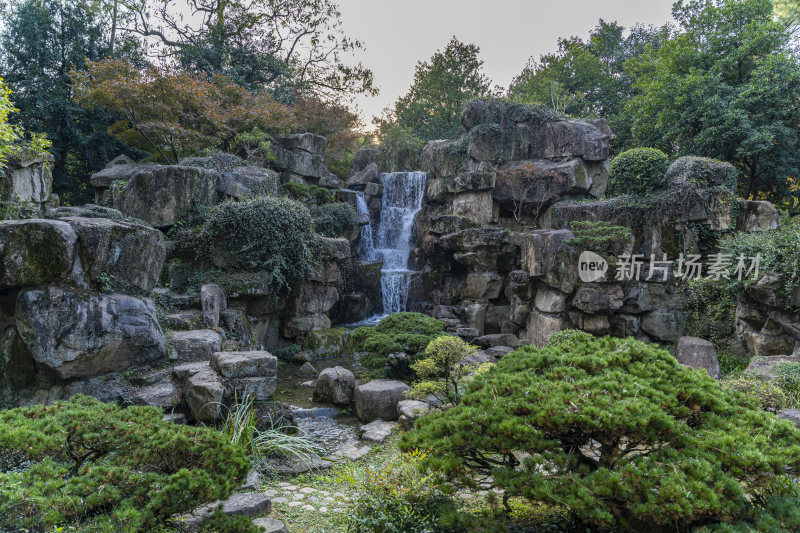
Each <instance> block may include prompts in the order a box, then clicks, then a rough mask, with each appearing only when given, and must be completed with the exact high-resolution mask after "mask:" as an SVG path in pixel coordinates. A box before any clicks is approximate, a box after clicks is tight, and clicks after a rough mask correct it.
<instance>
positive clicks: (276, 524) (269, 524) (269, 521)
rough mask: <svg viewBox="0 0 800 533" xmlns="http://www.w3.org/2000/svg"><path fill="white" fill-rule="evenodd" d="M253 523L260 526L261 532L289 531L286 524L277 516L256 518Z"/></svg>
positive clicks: (283, 532)
mask: <svg viewBox="0 0 800 533" xmlns="http://www.w3.org/2000/svg"><path fill="white" fill-rule="evenodd" d="M253 525H254V526H256V527H260V528H262V529H261V530H262V533H289V530H288V529H286V525H285V524H284V523H283V522H281V521H280V520H278V519H277V518H269V517H267V518H256V519H255V520H253Z"/></svg>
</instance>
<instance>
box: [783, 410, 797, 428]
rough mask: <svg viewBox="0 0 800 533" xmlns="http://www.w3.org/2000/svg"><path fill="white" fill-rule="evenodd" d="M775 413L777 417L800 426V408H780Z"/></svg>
mask: <svg viewBox="0 0 800 533" xmlns="http://www.w3.org/2000/svg"><path fill="white" fill-rule="evenodd" d="M777 414H778V418H783V419H784V420H788V421H790V422H794V425H796V426H797V427H798V428H800V409H781V410H780V411H778V413H777Z"/></svg>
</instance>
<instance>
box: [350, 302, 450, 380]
mask: <svg viewBox="0 0 800 533" xmlns="http://www.w3.org/2000/svg"><path fill="white" fill-rule="evenodd" d="M443 331H444V322H441V321H440V320H436V319H435V318H433V317H431V316H428V315H423V314H421V313H395V314H393V315H389V316H387V317H386V318H384V319H383V320H381V321H380V322H379V323H378V325H377V326H374V327H367V326H364V327H360V328H356V329H355V330H354V331H353V333H352V334H351V335H350V342H351V343H352V347H353V350H354V351H359V352H369V353H370V354H372V355H373V357H362V358H361V362H362V364H363V365H364V366H365V367H366V368H369V369H372V370H378V369H381V368H383V367H384V366H385V365H386V364H387V362H388V360H389V354H393V353H405V354H407V355H408V356H410V358H411V359H412V360H415V359H417V358H418V357H419V355H421V353H422V351H423V350H425V347H426V346H427V345H428V343H429V342H431V341H432V340H433V339H435V338H436V337H438V336H439V335H441V333H442V332H443Z"/></svg>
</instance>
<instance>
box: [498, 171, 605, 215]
mask: <svg viewBox="0 0 800 533" xmlns="http://www.w3.org/2000/svg"><path fill="white" fill-rule="evenodd" d="M592 184H593V181H592V173H591V172H589V171H588V170H587V169H586V165H585V164H584V163H583V161H582V160H581V159H568V160H564V161H550V160H547V159H537V160H530V161H516V162H514V163H512V164H510V165H508V166H505V167H502V168H501V169H499V170H498V172H497V183H496V185H495V187H494V189H492V197H493V198H494V199H495V200H496V201H498V202H499V203H500V204H501V205H505V206H507V207H508V208H509V209H515V208H517V207H518V206H519V205H520V204H522V206H523V207H524V206H527V205H530V204H545V203H547V202H551V201H553V200H555V199H557V198H559V197H561V196H563V195H565V194H585V193H587V192H588V191H589V189H591V187H592Z"/></svg>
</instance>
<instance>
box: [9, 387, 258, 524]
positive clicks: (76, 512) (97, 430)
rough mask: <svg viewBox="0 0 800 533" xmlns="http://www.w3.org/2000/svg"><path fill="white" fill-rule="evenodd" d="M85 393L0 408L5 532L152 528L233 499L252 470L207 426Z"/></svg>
mask: <svg viewBox="0 0 800 533" xmlns="http://www.w3.org/2000/svg"><path fill="white" fill-rule="evenodd" d="M162 417H163V412H162V411H161V409H157V408H155V407H128V408H121V407H119V406H117V405H114V404H104V403H100V402H98V401H97V400H95V399H93V398H90V397H88V396H80V395H79V396H75V397H73V398H72V399H71V400H69V401H64V402H57V403H54V404H52V405H47V406H44V405H39V406H36V407H29V408H18V409H12V410H9V411H5V412H2V413H0V529H2V528H3V527H10V528H12V529H13V528H27V529H31V530H35V531H41V530H45V529H50V528H52V527H56V526H63V525H66V524H71V525H76V524H80V526H81V527H80V531H101V530H102V531H124V532H134V531H137V532H138V531H155V530H158V529H159V528H160V527H162V526H164V525H166V524H167V522H168V520H169V519H170V517H171V516H172V515H174V514H176V513H184V512H187V511H189V510H191V509H194V508H195V507H198V506H200V505H202V504H204V503H208V502H212V501H215V500H218V499H224V498H227V497H228V496H229V495H230V494H231V492H232V491H233V490H234V489H235V488H236V487H237V486H239V484H240V483H241V481H242V480H243V479H244V477H245V475H246V474H247V472H248V470H249V469H250V461H249V459H248V458H247V457H246V455H245V453H244V451H243V450H242V449H241V448H240V447H238V446H234V445H232V444H231V443H230V442H229V441H228V440H227V439H226V437H225V436H224V435H222V434H221V433H219V432H218V431H216V430H213V429H209V428H205V427H190V426H182V425H177V424H173V423H171V422H165V421H162Z"/></svg>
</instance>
